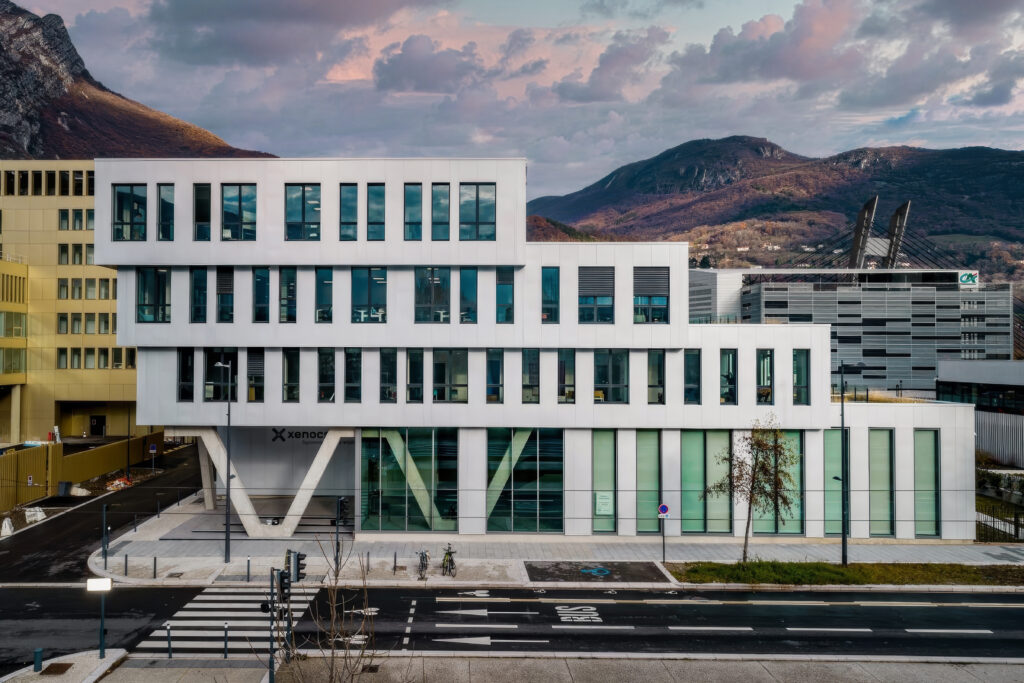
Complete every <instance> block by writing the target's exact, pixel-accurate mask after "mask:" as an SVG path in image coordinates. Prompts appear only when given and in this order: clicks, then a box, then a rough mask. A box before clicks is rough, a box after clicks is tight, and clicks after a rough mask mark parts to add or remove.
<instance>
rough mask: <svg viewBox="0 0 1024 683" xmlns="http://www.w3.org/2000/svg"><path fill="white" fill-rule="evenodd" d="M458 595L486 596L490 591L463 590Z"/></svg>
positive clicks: (488, 595)
mask: <svg viewBox="0 0 1024 683" xmlns="http://www.w3.org/2000/svg"><path fill="white" fill-rule="evenodd" d="M459 595H472V596H473V597H475V598H486V597H490V595H491V593H490V591H464V592H462V593H459Z"/></svg>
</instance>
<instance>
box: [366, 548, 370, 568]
mask: <svg viewBox="0 0 1024 683" xmlns="http://www.w3.org/2000/svg"><path fill="white" fill-rule="evenodd" d="M366 571H367V572H369V571H370V551H369V550H367V551H366Z"/></svg>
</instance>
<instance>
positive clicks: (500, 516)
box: [487, 428, 513, 531]
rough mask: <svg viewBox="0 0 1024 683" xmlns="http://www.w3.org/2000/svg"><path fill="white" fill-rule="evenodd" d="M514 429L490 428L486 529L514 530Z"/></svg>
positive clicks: (488, 435) (488, 438) (488, 434)
mask: <svg viewBox="0 0 1024 683" xmlns="http://www.w3.org/2000/svg"><path fill="white" fill-rule="evenodd" d="M512 450H513V449H512V430H511V429H504V428H501V429H488V430H487V530H488V531H512V469H513V453H512Z"/></svg>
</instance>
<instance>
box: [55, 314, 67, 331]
mask: <svg viewBox="0 0 1024 683" xmlns="http://www.w3.org/2000/svg"><path fill="white" fill-rule="evenodd" d="M67 333H68V314H67V313H58V314H57V334H67Z"/></svg>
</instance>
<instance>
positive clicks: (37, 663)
mask: <svg viewBox="0 0 1024 683" xmlns="http://www.w3.org/2000/svg"><path fill="white" fill-rule="evenodd" d="M32 670H33V671H35V672H36V673H39V672H40V671H42V670H43V648H41V647H37V648H36V649H35V652H34V653H33V658H32Z"/></svg>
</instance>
